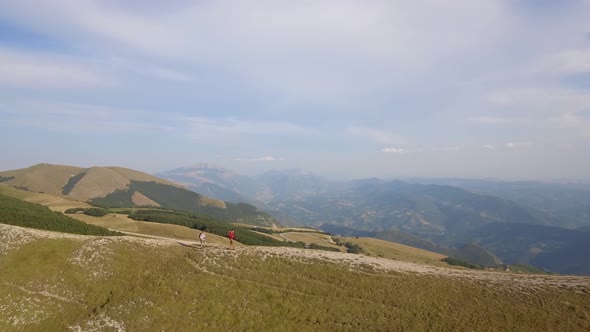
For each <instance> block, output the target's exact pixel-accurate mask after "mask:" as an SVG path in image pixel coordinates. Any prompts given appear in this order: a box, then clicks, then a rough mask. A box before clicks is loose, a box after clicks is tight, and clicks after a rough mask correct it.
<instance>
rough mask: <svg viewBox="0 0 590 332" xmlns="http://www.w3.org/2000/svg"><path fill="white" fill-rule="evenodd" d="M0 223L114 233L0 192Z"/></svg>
mask: <svg viewBox="0 0 590 332" xmlns="http://www.w3.org/2000/svg"><path fill="white" fill-rule="evenodd" d="M0 223H3V224H9V225H17V226H22V227H30V228H36V229H44V230H50V231H57V232H65V233H74V234H87V235H105V236H106V235H116V234H117V233H115V232H113V231H110V230H108V229H106V228H104V227H99V226H95V225H89V224H87V223H84V222H81V221H80V220H77V219H74V218H71V217H68V216H66V215H63V214H62V213H60V212H55V211H52V210H50V209H49V208H47V207H46V206H42V205H39V204H35V203H30V202H27V201H23V200H20V199H18V198H14V197H11V196H7V195H3V194H0Z"/></svg>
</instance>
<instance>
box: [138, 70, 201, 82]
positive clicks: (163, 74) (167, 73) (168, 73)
mask: <svg viewBox="0 0 590 332" xmlns="http://www.w3.org/2000/svg"><path fill="white" fill-rule="evenodd" d="M146 73H147V74H149V75H153V76H155V77H158V78H162V79H165V80H169V81H178V82H190V81H191V80H192V79H191V77H190V76H189V75H186V74H184V73H181V72H179V71H177V70H173V69H170V68H162V67H153V68H147V69H146Z"/></svg>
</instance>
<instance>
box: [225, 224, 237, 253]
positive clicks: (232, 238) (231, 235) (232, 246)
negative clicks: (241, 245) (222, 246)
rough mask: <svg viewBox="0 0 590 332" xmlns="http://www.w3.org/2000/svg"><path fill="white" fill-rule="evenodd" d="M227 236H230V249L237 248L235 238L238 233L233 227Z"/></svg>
mask: <svg viewBox="0 0 590 332" xmlns="http://www.w3.org/2000/svg"><path fill="white" fill-rule="evenodd" d="M227 237H228V238H229V249H236V248H235V247H234V238H235V237H236V234H235V233H234V229H233V228H232V229H231V231H229V233H227Z"/></svg>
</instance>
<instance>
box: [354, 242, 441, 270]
mask: <svg viewBox="0 0 590 332" xmlns="http://www.w3.org/2000/svg"><path fill="white" fill-rule="evenodd" d="M342 242H351V243H353V244H358V245H359V246H360V247H361V248H362V249H363V251H364V253H365V254H368V255H371V256H377V257H383V258H389V259H395V260H401V261H405V262H414V263H424V264H431V265H438V266H448V264H446V263H444V262H441V259H443V258H445V257H446V256H444V255H441V254H437V253H435V252H432V251H427V250H423V249H418V248H414V247H410V246H406V245H403V244H399V243H395V242H389V241H385V240H379V239H374V238H370V237H359V238H358V239H357V238H352V237H349V238H342Z"/></svg>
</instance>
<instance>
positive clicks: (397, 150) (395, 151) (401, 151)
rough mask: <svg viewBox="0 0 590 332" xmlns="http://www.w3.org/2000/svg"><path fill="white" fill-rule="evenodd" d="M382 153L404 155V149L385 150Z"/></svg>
mask: <svg viewBox="0 0 590 332" xmlns="http://www.w3.org/2000/svg"><path fill="white" fill-rule="evenodd" d="M381 151H382V152H385V153H404V149H400V148H383V149H381Z"/></svg>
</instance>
